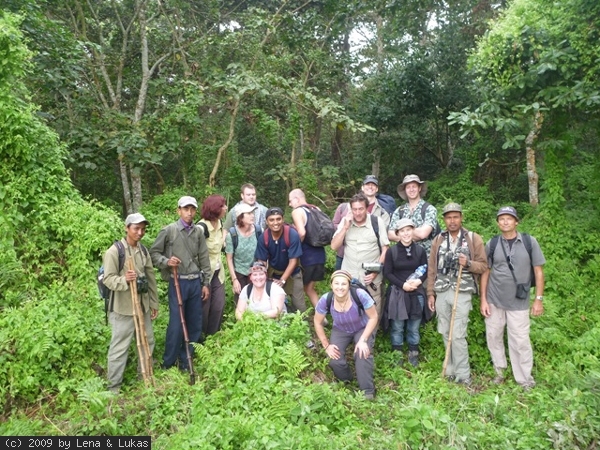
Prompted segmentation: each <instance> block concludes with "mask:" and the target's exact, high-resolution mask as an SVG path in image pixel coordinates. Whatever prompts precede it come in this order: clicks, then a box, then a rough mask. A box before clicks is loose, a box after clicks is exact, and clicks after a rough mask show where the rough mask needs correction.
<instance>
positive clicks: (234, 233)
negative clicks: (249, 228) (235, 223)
mask: <svg viewBox="0 0 600 450" xmlns="http://www.w3.org/2000/svg"><path fill="white" fill-rule="evenodd" d="M254 233H256V242H258V238H259V237H260V235H261V234H262V231H260V229H259V228H258V227H257V226H254ZM229 234H230V235H231V244H232V245H233V252H234V253H235V249H236V248H237V246H238V244H239V242H240V238H239V237H238V234H237V230H236V229H235V227H231V228H230V229H229Z"/></svg>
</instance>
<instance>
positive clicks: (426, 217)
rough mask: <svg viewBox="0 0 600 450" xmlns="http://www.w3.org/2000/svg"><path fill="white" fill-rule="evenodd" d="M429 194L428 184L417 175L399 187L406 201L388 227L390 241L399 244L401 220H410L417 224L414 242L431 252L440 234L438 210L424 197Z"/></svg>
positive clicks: (405, 179) (399, 192) (409, 176)
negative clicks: (435, 238)
mask: <svg viewBox="0 0 600 450" xmlns="http://www.w3.org/2000/svg"><path fill="white" fill-rule="evenodd" d="M426 193H427V182H425V181H421V179H420V178H419V177H418V176H417V175H407V176H405V177H404V180H402V183H400V185H398V195H399V196H400V197H401V198H402V199H404V200H406V203H405V204H404V205H401V206H400V207H398V209H396V211H394V214H392V218H391V220H390V224H389V227H388V237H389V239H390V241H394V242H398V240H399V239H400V238H399V237H398V235H397V234H396V228H397V225H398V221H399V220H400V219H410V220H412V221H413V223H414V224H415V229H414V230H413V240H414V241H415V242H416V243H417V244H419V245H421V246H422V247H423V248H424V249H425V251H426V252H427V256H429V253H430V251H431V242H432V240H433V238H434V237H435V235H436V233H437V232H439V225H438V222H437V209H435V207H434V206H433V205H431V204H430V203H428V202H426V201H425V200H423V198H422V197H424V196H425V194H426Z"/></svg>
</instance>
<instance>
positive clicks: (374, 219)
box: [357, 214, 381, 282]
mask: <svg viewBox="0 0 600 450" xmlns="http://www.w3.org/2000/svg"><path fill="white" fill-rule="evenodd" d="M369 217H370V218H371V226H372V227H373V231H374V232H375V237H376V238H377V247H379V253H380V254H381V242H379V220H377V217H375V216H374V215H372V214H369ZM357 282H358V281H357Z"/></svg>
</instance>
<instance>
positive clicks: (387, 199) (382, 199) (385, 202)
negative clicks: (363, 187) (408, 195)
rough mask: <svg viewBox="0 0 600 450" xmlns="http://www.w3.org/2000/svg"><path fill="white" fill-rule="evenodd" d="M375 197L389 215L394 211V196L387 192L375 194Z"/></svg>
mask: <svg viewBox="0 0 600 450" xmlns="http://www.w3.org/2000/svg"><path fill="white" fill-rule="evenodd" d="M375 198H376V199H377V201H378V202H379V204H380V205H381V207H382V208H383V209H385V210H386V211H387V213H388V214H389V215H390V217H391V216H392V214H394V211H396V200H394V197H392V196H391V195H387V194H377V195H376V196H375Z"/></svg>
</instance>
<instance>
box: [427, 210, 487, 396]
mask: <svg viewBox="0 0 600 450" xmlns="http://www.w3.org/2000/svg"><path fill="white" fill-rule="evenodd" d="M442 214H443V216H444V223H445V224H446V231H444V232H442V233H441V234H439V235H438V236H436V237H435V239H434V240H433V244H432V246H431V255H430V256H429V264H428V268H427V299H428V304H429V309H431V310H432V311H437V315H438V332H439V333H440V334H441V335H442V336H443V338H444V344H445V346H446V358H445V360H444V365H443V369H442V375H443V376H446V378H448V379H450V380H455V381H456V382H457V383H460V384H464V385H467V386H468V385H470V384H471V369H470V367H469V349H468V346H467V324H468V322H469V311H471V309H472V308H473V305H472V304H471V297H472V295H473V294H477V292H478V284H479V277H480V275H481V274H482V273H483V272H485V271H486V270H487V258H486V256H485V249H484V245H483V240H482V239H481V236H479V235H478V234H477V233H474V232H472V231H468V230H467V229H465V228H463V226H462V219H463V216H462V207H461V206H460V205H459V204H458V203H449V204H447V205H446V206H445V207H444V210H443V213H442Z"/></svg>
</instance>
